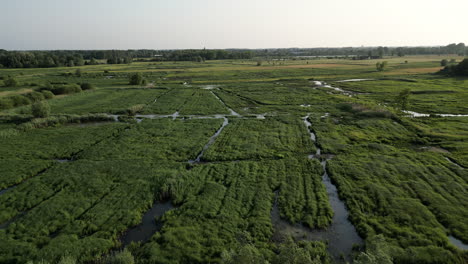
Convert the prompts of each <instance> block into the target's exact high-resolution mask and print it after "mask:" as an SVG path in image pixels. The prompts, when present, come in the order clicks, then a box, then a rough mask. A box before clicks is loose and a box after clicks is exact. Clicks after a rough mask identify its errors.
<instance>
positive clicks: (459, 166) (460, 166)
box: [445, 157, 465, 170]
mask: <svg viewBox="0 0 468 264" xmlns="http://www.w3.org/2000/svg"><path fill="white" fill-rule="evenodd" d="M445 159H446V160H447V161H448V162H450V163H452V164H453V165H455V166H456V167H458V168H460V169H462V170H464V169H465V167H463V166H462V165H460V164H458V163H456V162H455V161H454V160H452V159H450V158H448V157H445Z"/></svg>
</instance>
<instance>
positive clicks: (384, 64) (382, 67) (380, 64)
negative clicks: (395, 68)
mask: <svg viewBox="0 0 468 264" xmlns="http://www.w3.org/2000/svg"><path fill="white" fill-rule="evenodd" d="M386 67H387V62H386V61H383V62H377V63H376V64H375V68H376V69H377V70H378V71H384V70H385V68H386Z"/></svg>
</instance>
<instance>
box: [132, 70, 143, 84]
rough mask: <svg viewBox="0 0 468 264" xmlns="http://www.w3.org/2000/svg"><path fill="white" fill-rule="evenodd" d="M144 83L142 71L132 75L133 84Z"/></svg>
mask: <svg viewBox="0 0 468 264" xmlns="http://www.w3.org/2000/svg"><path fill="white" fill-rule="evenodd" d="M142 83H143V75H141V73H139V72H138V73H135V74H132V75H130V84H131V85H140V84H142Z"/></svg>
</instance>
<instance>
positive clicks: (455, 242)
mask: <svg viewBox="0 0 468 264" xmlns="http://www.w3.org/2000/svg"><path fill="white" fill-rule="evenodd" d="M448 239H449V241H450V243H452V245H454V246H456V247H457V248H459V249H461V250H468V245H467V244H465V243H463V242H462V241H461V240H458V239H456V238H455V237H453V236H448Z"/></svg>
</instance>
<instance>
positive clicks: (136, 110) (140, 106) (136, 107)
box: [126, 104, 146, 116]
mask: <svg viewBox="0 0 468 264" xmlns="http://www.w3.org/2000/svg"><path fill="white" fill-rule="evenodd" d="M145 106H146V105H144V104H138V105H133V106H131V107H129V108H128V109H127V111H126V112H127V115H129V116H134V115H136V114H138V113H140V112H141V111H142V110H143V109H144V108H145Z"/></svg>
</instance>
